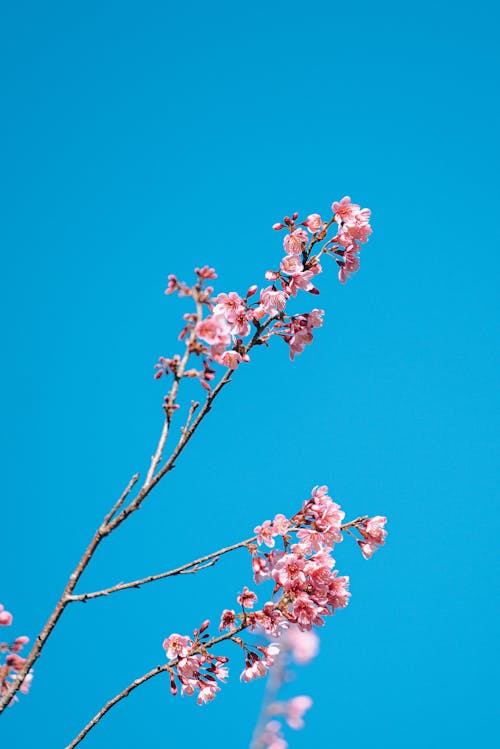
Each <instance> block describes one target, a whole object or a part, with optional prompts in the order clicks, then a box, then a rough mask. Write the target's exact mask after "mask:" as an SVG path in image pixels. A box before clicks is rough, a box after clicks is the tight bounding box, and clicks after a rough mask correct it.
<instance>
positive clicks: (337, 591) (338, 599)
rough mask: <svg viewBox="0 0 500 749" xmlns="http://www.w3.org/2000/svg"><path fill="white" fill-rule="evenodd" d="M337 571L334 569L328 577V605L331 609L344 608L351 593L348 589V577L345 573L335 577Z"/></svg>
mask: <svg viewBox="0 0 500 749" xmlns="http://www.w3.org/2000/svg"><path fill="white" fill-rule="evenodd" d="M337 575H338V572H337V570H334V571H333V573H332V577H331V579H330V588H329V590H328V597H327V601H328V605H329V606H331V608H332V610H335V609H344V608H345V607H346V606H347V604H348V603H349V598H350V597H351V594H350V593H349V591H348V587H349V578H348V576H347V575H344V576H341V577H337Z"/></svg>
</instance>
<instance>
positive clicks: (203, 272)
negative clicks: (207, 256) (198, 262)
mask: <svg viewBox="0 0 500 749" xmlns="http://www.w3.org/2000/svg"><path fill="white" fill-rule="evenodd" d="M194 272H195V273H196V275H197V276H199V278H202V279H207V278H211V279H215V278H217V273H216V272H215V270H214V268H210V266H209V265H204V266H203V268H195V269H194Z"/></svg>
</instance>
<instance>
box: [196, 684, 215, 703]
mask: <svg viewBox="0 0 500 749" xmlns="http://www.w3.org/2000/svg"><path fill="white" fill-rule="evenodd" d="M219 691H220V687H219V686H217V684H211V685H210V686H204V687H202V688H201V689H200V693H199V695H198V700H197V702H198V705H203V704H205V703H206V702H210V701H211V700H213V699H214V697H215V695H216V694H217V692H219Z"/></svg>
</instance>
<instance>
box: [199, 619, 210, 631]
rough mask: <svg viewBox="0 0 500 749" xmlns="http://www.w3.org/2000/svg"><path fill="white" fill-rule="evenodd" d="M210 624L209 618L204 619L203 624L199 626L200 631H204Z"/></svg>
mask: <svg viewBox="0 0 500 749" xmlns="http://www.w3.org/2000/svg"><path fill="white" fill-rule="evenodd" d="M209 626H210V619H205V621H204V622H203V624H202V625H201V627H200V632H204V631H205V630H206V629H208V628H209Z"/></svg>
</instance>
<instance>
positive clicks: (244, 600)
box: [236, 585, 257, 609]
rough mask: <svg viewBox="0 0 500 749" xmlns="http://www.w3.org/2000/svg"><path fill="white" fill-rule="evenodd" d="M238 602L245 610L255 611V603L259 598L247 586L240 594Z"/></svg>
mask: <svg viewBox="0 0 500 749" xmlns="http://www.w3.org/2000/svg"><path fill="white" fill-rule="evenodd" d="M236 600H237V602H238V603H239V604H240V605H241V606H243V608H245V609H253V607H254V605H255V601H256V600H257V596H256V595H255V593H253V591H251V590H249V589H248V588H247V587H246V585H245V587H244V588H243V591H242V592H241V593H240V595H239V596H238V598H237V599H236Z"/></svg>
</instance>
